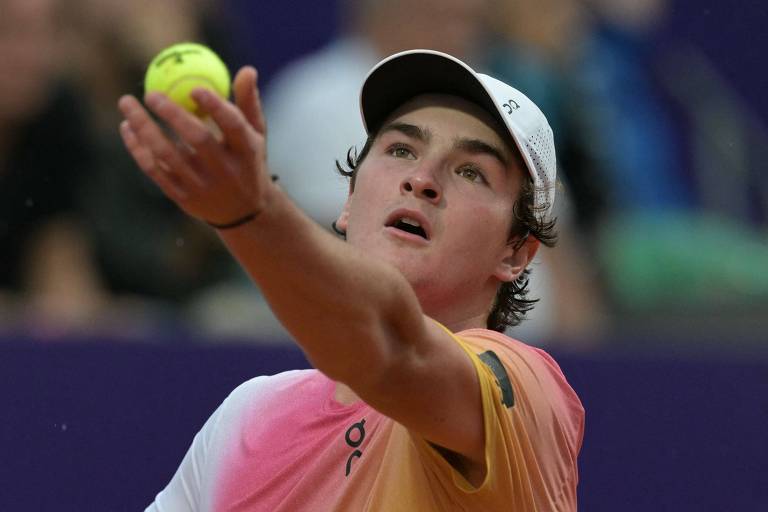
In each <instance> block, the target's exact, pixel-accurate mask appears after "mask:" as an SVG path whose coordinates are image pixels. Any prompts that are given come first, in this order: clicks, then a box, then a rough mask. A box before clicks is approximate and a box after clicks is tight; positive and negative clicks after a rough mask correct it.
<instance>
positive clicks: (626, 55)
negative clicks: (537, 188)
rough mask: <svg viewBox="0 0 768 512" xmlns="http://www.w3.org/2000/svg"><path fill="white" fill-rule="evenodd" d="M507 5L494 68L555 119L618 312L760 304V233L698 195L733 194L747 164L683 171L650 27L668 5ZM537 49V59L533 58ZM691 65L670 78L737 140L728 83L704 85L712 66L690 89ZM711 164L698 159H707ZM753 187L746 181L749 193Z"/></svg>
mask: <svg viewBox="0 0 768 512" xmlns="http://www.w3.org/2000/svg"><path fill="white" fill-rule="evenodd" d="M502 6H503V8H505V9H507V10H508V13H507V15H506V16H502V17H499V20H500V21H503V22H504V23H500V24H501V26H502V27H503V30H504V31H505V33H506V34H507V45H506V46H504V45H502V46H497V47H496V48H495V51H494V53H493V57H494V58H493V59H492V61H491V65H492V66H496V67H498V68H500V69H503V68H504V67H506V68H508V69H509V72H508V73H507V77H508V78H509V75H511V76H519V77H520V78H521V79H522V84H523V85H522V88H523V90H524V92H526V93H528V94H530V95H531V96H532V97H533V98H534V99H535V100H538V101H539V102H540V103H541V105H542V107H543V109H544V110H545V112H547V114H548V116H549V117H550V119H551V120H552V122H553V125H554V127H555V128H554V129H555V133H556V141H557V142H558V143H559V144H560V147H558V150H559V155H561V158H560V163H561V165H562V169H563V173H562V175H563V179H564V182H565V184H566V186H567V187H568V188H569V189H570V190H571V191H572V193H571V194H570V195H569V198H570V199H571V203H572V207H573V213H574V215H575V218H576V220H577V222H579V223H580V224H581V225H582V226H583V227H584V228H585V229H584V230H582V233H583V234H585V235H586V236H588V237H589V238H588V240H590V242H595V243H590V244H589V245H588V246H587V247H591V249H590V250H591V253H590V254H589V256H590V257H591V258H593V259H594V260H595V261H597V262H599V263H600V265H601V276H602V277H603V282H604V283H605V286H606V288H607V290H608V292H609V294H610V297H611V299H612V303H613V305H614V306H615V308H614V312H615V313H618V314H619V315H620V317H621V318H622V321H623V322H624V321H626V320H627V318H628V317H629V318H633V319H635V320H636V323H635V324H633V325H643V326H644V327H646V328H647V327H648V326H649V325H652V323H653V321H654V320H655V319H657V318H659V317H660V316H663V317H665V321H667V320H668V319H669V318H675V317H677V318H682V316H683V315H689V314H690V313H691V311H696V310H698V311H700V312H701V313H700V314H707V315H711V314H712V313H713V312H715V311H716V312H718V314H721V315H722V314H723V312H724V311H725V310H727V309H728V308H731V309H732V308H738V309H740V310H743V309H744V306H745V305H747V304H751V305H752V306H749V307H750V308H752V307H753V306H754V304H755V301H756V300H757V301H758V303H762V304H765V303H766V299H767V298H768V274H766V273H765V263H764V262H765V261H768V245H766V243H765V242H766V237H765V235H761V234H759V233H755V232H754V231H752V230H750V229H749V228H748V227H747V226H744V225H742V224H740V223H739V222H738V221H736V219H733V218H731V219H725V218H723V217H722V216H721V215H714V214H713V213H714V212H713V211H712V210H708V209H707V208H702V206H705V204H704V203H702V202H701V201H700V199H701V198H700V197H698V195H699V194H700V193H701V192H702V191H705V192H706V191H707V190H708V191H709V196H710V197H722V196H723V194H722V193H721V192H724V191H725V190H728V191H729V193H728V196H729V197H732V198H736V197H739V195H738V194H737V193H733V190H734V186H733V184H734V182H736V181H739V180H741V182H742V183H743V182H744V181H746V180H745V179H744V178H743V177H742V176H741V175H743V174H744V173H743V172H741V169H739V167H738V166H737V165H734V164H735V163H737V161H735V160H733V159H731V160H730V161H728V162H727V163H726V164H725V165H722V166H719V167H718V169H717V171H718V176H719V177H718V178H717V179H714V180H713V179H711V176H712V173H710V174H709V176H710V179H709V180H706V181H708V185H709V186H708V187H706V188H703V187H701V185H702V183H701V182H702V180H700V179H697V178H698V176H691V175H690V173H688V172H686V169H685V167H684V165H683V160H684V152H685V151H686V150H688V149H690V148H687V147H686V146H685V139H684V136H683V135H682V134H681V133H680V128H681V127H680V126H678V125H676V124H675V123H674V120H673V118H672V116H671V114H670V112H669V100H670V98H669V97H668V96H665V95H664V94H663V91H662V90H661V89H660V88H659V86H658V85H659V84H658V82H657V81H656V77H655V76H654V74H653V73H654V69H655V68H654V65H655V63H656V59H658V58H659V57H658V55H657V54H655V53H654V50H656V48H654V46H653V41H654V38H653V36H654V31H655V30H656V29H657V28H658V27H659V25H660V24H661V23H662V22H663V20H664V15H665V13H666V9H667V2H666V1H665V0H642V1H638V0H541V1H536V2H534V1H530V2H515V3H514V5H513V4H512V3H506V2H502ZM513 10H514V12H515V15H514V16H513V15H511V12H512V11H513ZM521 49H522V51H521ZM521 53H522V54H523V55H522V56H521ZM532 54H536V55H538V57H537V58H535V59H531V58H530V55H532ZM689 56H690V55H689ZM693 62H694V59H690V58H689V59H688V62H687V63H684V62H682V61H681V60H680V59H679V58H678V59H676V60H675V63H676V64H675V65H674V68H673V69H668V70H667V75H666V77H665V78H666V82H667V84H668V87H669V89H671V90H672V91H673V92H674V93H675V94H676V96H677V97H678V100H679V101H680V103H681V104H682V106H684V108H685V109H686V110H687V115H689V116H691V117H692V118H693V119H694V120H698V121H701V120H702V118H703V117H705V116H704V115H702V112H708V113H709V114H710V115H709V116H708V118H707V124H708V125H709V126H711V127H714V126H717V131H716V133H717V134H718V135H717V136H715V132H713V133H712V134H711V135H712V136H710V137H709V138H708V140H709V141H710V143H709V144H707V147H709V148H717V147H723V146H725V145H726V144H725V143H724V142H723V141H724V140H728V141H730V146H731V147H733V146H736V147H738V146H739V144H738V137H734V133H735V132H734V131H729V132H728V134H727V135H726V130H727V129H728V128H729V127H732V126H733V125H734V123H733V122H732V121H733V116H732V115H728V111H727V110H726V109H723V108H721V107H722V105H723V98H727V97H728V94H725V93H724V88H723V87H719V88H718V89H717V90H718V91H719V93H718V94H708V95H707V94H706V93H705V91H712V90H713V89H714V88H715V87H713V85H711V83H710V82H711V78H712V77H711V73H710V76H705V73H702V72H698V73H696V74H695V75H694V76H696V81H698V82H699V83H696V85H695V86H694V85H693V82H692V80H691V78H690V76H688V75H693V73H692V72H691V71H694V70H700V68H695V67H692V66H691V64H692V63H693ZM685 69H688V70H689V71H688V72H685V71H682V70H685ZM497 72H498V71H497ZM500 74H501V75H504V73H503V72H501V73H500ZM509 79H510V80H511V78H509ZM707 83H710V85H707ZM541 84H545V86H542V85H541ZM542 92H544V93H545V95H544V96H542ZM705 96H706V97H708V100H707V101H702V99H703V97H705ZM695 98H699V101H698V102H696V106H695V108H691V106H690V104H691V103H693V102H694V99H695ZM715 98H717V101H713V100H715ZM713 103H714V104H717V105H718V107H716V108H715V107H713ZM731 113H732V111H731ZM700 124H704V123H700ZM754 131H757V130H753V132H754ZM694 133H696V132H694ZM714 139H719V140H720V141H721V142H720V143H718V144H715V143H714V142H712V141H713V140H714ZM734 141H737V142H736V143H734ZM563 144H564V145H565V147H563ZM721 161H725V159H721ZM711 162H712V159H711V158H697V166H702V165H703V166H704V167H705V169H706V168H707V167H711ZM726 169H727V170H726ZM697 174H698V170H697ZM723 180H725V183H722V185H717V184H716V185H715V186H714V187H713V186H712V184H713V183H718V182H722V181H723ZM749 193H750V191H749V190H747V188H746V187H743V188H742V190H741V192H740V194H741V195H740V197H741V201H742V204H743V202H744V201H745V200H746V199H747V197H748V195H749ZM595 198H597V199H599V201H598V202H595V201H594V199H595ZM710 202H711V201H710ZM731 202H732V203H738V199H736V200H735V201H731ZM714 247H728V254H729V256H728V259H732V260H733V261H737V262H739V263H738V264H733V265H730V264H724V262H723V259H722V255H721V254H718V253H717V252H709V250H708V249H709V248H714ZM705 248H707V249H705ZM750 275H752V276H753V277H752V278H751V279H750V278H749V276H750ZM724 308H725V309H724ZM726 315H727V314H726ZM623 325H627V324H626V323H624V324H623Z"/></svg>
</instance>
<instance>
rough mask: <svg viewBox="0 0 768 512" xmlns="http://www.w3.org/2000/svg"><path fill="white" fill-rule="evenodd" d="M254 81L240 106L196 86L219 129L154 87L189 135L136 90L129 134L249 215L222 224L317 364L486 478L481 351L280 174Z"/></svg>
mask: <svg viewBox="0 0 768 512" xmlns="http://www.w3.org/2000/svg"><path fill="white" fill-rule="evenodd" d="M255 82H256V74H255V70H253V69H252V68H244V69H243V70H241V71H240V73H238V75H237V77H236V79H235V85H234V89H235V98H236V105H233V104H231V103H229V102H226V101H223V100H221V99H219V98H217V97H216V96H215V95H213V94H211V93H209V92H207V91H205V90H197V91H195V93H194V97H195V99H196V101H197V102H198V104H199V105H200V107H201V109H202V110H203V111H204V112H206V113H208V114H209V115H210V117H211V118H212V119H213V121H215V123H216V125H217V126H218V127H219V129H220V131H221V137H217V136H215V135H214V134H213V133H212V132H211V131H210V130H209V129H208V128H206V126H205V124H204V123H203V122H201V121H200V120H199V119H197V118H195V117H194V116H192V115H190V114H189V113H187V112H186V111H184V110H183V109H181V108H180V107H178V106H177V105H175V104H173V103H171V102H170V101H169V100H168V99H167V98H165V97H163V96H162V95H159V94H152V95H149V96H148V97H147V98H146V104H147V105H148V107H149V108H150V109H151V110H152V111H153V112H154V113H155V114H156V115H157V116H158V117H159V118H160V119H162V120H163V121H164V122H165V123H167V125H168V126H169V127H171V128H172V130H173V131H174V132H175V133H176V134H177V135H178V137H179V139H180V141H181V143H179V144H176V143H174V142H172V141H171V140H170V139H169V138H168V137H167V136H166V135H165V134H164V132H163V131H162V130H161V129H160V127H159V126H158V125H157V124H155V123H154V122H153V120H152V119H151V117H150V116H149V115H148V113H147V112H146V111H145V110H144V108H143V107H142V106H141V104H140V103H139V102H138V101H137V100H136V99H135V98H132V97H123V98H121V99H120V102H119V106H120V109H121V110H122V112H123V114H124V116H125V118H126V120H125V121H124V122H123V123H122V124H121V133H122V136H123V138H124V141H125V144H126V146H127V148H128V149H129V151H130V152H131V154H132V155H133V157H134V159H135V160H136V162H137V163H138V165H139V167H141V169H142V170H143V171H144V172H145V173H146V174H147V175H148V176H149V177H150V178H151V179H152V180H153V181H154V182H155V183H156V184H157V185H158V186H159V187H160V188H161V189H162V190H163V191H164V192H165V194H166V195H167V196H168V197H169V198H171V199H172V200H174V201H175V202H176V203H177V204H178V205H179V207H181V208H182V209H183V210H184V211H185V212H187V213H188V214H189V215H191V216H193V217H196V218H198V219H201V220H204V221H206V222H208V223H212V224H218V225H227V224H231V223H233V221H237V220H239V219H250V220H248V221H247V222H245V223H243V224H242V225H240V226H238V227H235V228H231V229H225V230H220V231H219V234H220V236H221V238H222V240H223V241H224V243H225V244H226V245H227V247H228V248H229V250H230V251H231V252H232V254H233V255H234V256H235V257H236V258H237V260H238V261H239V262H240V264H241V265H242V266H243V268H244V269H245V270H246V271H247V272H248V273H249V275H250V276H251V277H252V278H253V280H254V281H255V282H256V283H257V284H258V286H259V287H260V289H261V290H262V291H263V293H264V294H265V296H266V297H267V299H268V301H269V303H270V305H271V306H272V308H273V310H274V312H275V314H276V315H277V317H278V318H279V319H280V320H281V322H282V323H283V324H284V325H285V327H286V328H287V329H288V330H289V332H291V334H292V335H293V336H294V337H295V339H296V341H297V342H298V343H299V345H301V347H302V349H303V350H304V351H305V353H306V354H307V357H308V358H309V359H310V361H311V362H312V363H313V365H314V366H315V367H316V368H318V369H319V370H321V371H322V372H324V373H325V374H326V375H328V376H329V377H330V378H332V379H334V380H337V381H340V382H343V383H345V384H347V385H348V386H349V387H350V388H352V390H354V391H355V392H356V393H357V394H358V395H359V396H360V397H361V398H363V399H364V400H365V401H366V402H367V403H368V404H370V405H371V406H373V407H375V408H376V409H378V410H379V411H381V412H382V413H384V414H386V415H387V416H389V417H391V418H393V419H394V420H396V421H398V422H400V423H401V424H403V425H405V426H406V427H408V428H409V429H411V430H412V431H414V432H416V433H418V434H420V435H422V436H423V437H424V438H426V439H427V440H429V441H431V442H432V443H435V444H437V445H440V446H442V447H444V448H447V449H449V450H451V451H453V452H456V453H458V454H460V455H461V456H463V457H461V458H460V459H461V462H460V463H459V464H457V467H459V468H460V469H465V470H466V471H465V474H467V475H468V476H470V477H471V479H472V480H475V481H478V480H479V479H480V476H481V474H482V471H481V470H482V468H483V467H484V466H483V461H484V458H483V453H484V452H483V448H484V438H483V419H482V405H481V397H480V388H479V385H478V377H477V375H476V373H475V369H474V366H473V363H472V361H471V360H470V359H469V357H468V356H467V355H466V353H464V351H463V349H462V348H461V347H460V346H458V345H457V344H456V343H455V342H454V341H453V340H452V339H451V337H450V335H449V334H448V333H447V332H445V331H444V330H443V329H442V328H441V327H440V326H439V325H437V324H436V323H435V322H434V321H432V320H431V319H429V318H427V317H426V316H425V315H424V314H423V312H422V308H421V307H420V304H419V301H418V299H417V297H416V295H415V293H414V291H413V289H412V288H411V286H410V284H409V283H408V281H406V279H405V278H404V277H403V276H402V274H401V273H400V272H399V271H398V270H397V269H395V268H394V267H392V266H391V265H389V264H386V263H384V262H382V261H379V260H377V259H375V258H372V257H371V256H369V255H366V254H363V253H362V252H361V251H360V250H357V249H356V248H355V247H352V246H350V245H349V244H347V243H344V242H343V241H341V240H339V239H337V238H336V237H334V236H332V235H331V234H329V233H328V232H327V231H326V230H325V229H323V228H321V227H320V226H318V225H317V224H315V223H314V222H313V221H312V220H310V219H309V218H308V217H307V216H306V215H305V214H304V213H303V212H302V211H301V210H300V209H298V208H297V207H296V206H295V205H294V204H293V203H292V202H291V201H290V199H289V198H288V197H287V196H286V194H285V193H284V192H283V191H282V190H281V189H280V188H279V187H278V186H277V185H275V184H274V183H273V182H272V181H271V179H270V177H269V173H268V171H267V166H266V155H265V135H266V130H265V123H264V120H263V117H262V114H261V108H260V105H259V99H258V92H257V89H256V87H255ZM478 470H480V471H479V472H478ZM478 475H479V476H478Z"/></svg>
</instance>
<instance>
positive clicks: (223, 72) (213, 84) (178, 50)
mask: <svg viewBox="0 0 768 512" xmlns="http://www.w3.org/2000/svg"><path fill="white" fill-rule="evenodd" d="M198 87H205V88H206V89H210V90H212V91H214V92H216V93H217V94H218V95H219V96H221V97H222V98H228V97H229V87H230V81H229V70H228V69H227V66H226V65H225V64H224V62H222V60H221V59H220V58H219V56H218V55H216V54H215V53H214V52H213V50H211V49H210V48H208V47H207V46H204V45H202V44H198V43H179V44H174V45H173V46H169V47H168V48H166V49H164V50H163V51H161V52H160V53H158V54H157V55H156V56H155V58H153V59H152V62H150V63H149V67H148V68H147V74H146V75H145V76H144V92H145V93H148V92H152V91H158V92H162V93H165V94H166V95H167V96H168V97H169V98H170V99H171V100H173V101H174V102H175V103H177V104H179V105H181V106H182V107H184V108H185V109H186V110H188V111H190V112H192V113H193V114H195V115H198V107H197V103H196V102H195V100H193V99H192V97H191V96H190V93H191V92H192V90H193V89H196V88H198Z"/></svg>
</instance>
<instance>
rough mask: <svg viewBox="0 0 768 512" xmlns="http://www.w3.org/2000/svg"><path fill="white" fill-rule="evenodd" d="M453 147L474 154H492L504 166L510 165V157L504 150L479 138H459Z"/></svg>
mask: <svg viewBox="0 0 768 512" xmlns="http://www.w3.org/2000/svg"><path fill="white" fill-rule="evenodd" d="M453 147H454V148H456V149H460V150H462V151H466V152H467V153H471V154H473V155H482V154H485V155H490V156H492V157H494V158H495V159H496V160H498V161H499V162H501V164H502V165H504V167H508V166H509V159H508V158H507V157H506V156H505V155H504V151H502V150H501V148H498V147H496V146H494V145H492V144H488V143H487V142H485V141H482V140H479V139H462V138H460V139H457V140H456V141H455V142H454V143H453Z"/></svg>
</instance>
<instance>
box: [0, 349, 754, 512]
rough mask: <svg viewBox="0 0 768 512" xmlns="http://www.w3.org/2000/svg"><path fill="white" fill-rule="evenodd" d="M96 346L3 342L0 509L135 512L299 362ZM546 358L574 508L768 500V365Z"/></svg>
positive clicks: (264, 354) (717, 505)
mask: <svg viewBox="0 0 768 512" xmlns="http://www.w3.org/2000/svg"><path fill="white" fill-rule="evenodd" d="M93 341H94V340H91V342H89V343H74V344H66V345H54V346H45V345H42V344H35V343H30V342H28V341H24V340H18V341H13V340H6V341H5V342H4V343H3V344H2V345H0V390H2V391H0V411H2V422H0V460H2V464H0V510H3V511H29V510H61V511H65V510H72V511H75V510H78V511H81V510H114V511H118V510H126V511H128V510H141V509H143V507H144V506H146V505H147V504H148V502H149V501H151V499H152V498H153V497H154V495H155V493H156V492H158V491H159V490H160V489H161V488H162V487H163V486H164V485H165V484H166V483H167V481H168V480H169V479H170V477H171V476H172V475H173V472H174V471H175V468H176V467H177V465H178V463H179V462H180V461H181V458H182V456H183V454H184V452H185V451H186V449H187V447H188V446H189V443H190V442H191V440H192V437H193V436H194V434H195V432H196V431H197V430H198V429H199V428H200V427H201V426H202V424H203V422H204V421H205V419H206V418H207V417H208V415H210V414H211V413H212V412H213V410H214V409H215V408H216V406H217V405H218V404H219V403H220V402H221V401H222V400H223V399H224V398H225V397H226V396H227V394H228V393H229V392H230V391H231V390H232V389H233V388H234V387H235V386H237V385H238V384H239V383H241V382H242V381H244V380H246V379H248V378H250V377H252V376H254V375H259V374H265V373H266V374H269V373H274V372H277V371H280V370H283V369H290V368H298V367H304V366H306V361H305V360H304V358H303V356H302V355H301V353H300V352H299V351H298V350H296V349H294V348H291V347H282V348H279V347H272V348H270V347H245V346H240V347H238V346H229V347H211V346H206V345H194V344H191V345H171V346H168V345H152V344H148V345H125V344H115V343H100V342H96V343H94V342H93ZM102 341H104V340H102ZM555 355H556V357H557V359H558V361H559V362H560V364H561V366H562V367H563V370H564V372H565V373H566V375H567V376H568V378H569V380H570V382H571V384H572V385H573V387H574V388H575V389H576V391H577V392H578V393H579V395H580V397H581V399H582V401H583V403H584V406H585V408H586V410H587V422H586V436H585V440H584V447H583V450H582V455H581V458H580V472H581V482H580V486H579V495H580V508H581V509H582V510H589V511H600V510H610V511H617V510H621V511H625V512H631V511H638V512H640V511H649V510H654V511H663V510H674V511H679V512H683V511H723V510H760V509H762V508H763V507H764V506H765V503H767V502H768V430H767V429H766V425H768V355H764V356H762V357H753V356H750V357H745V356H742V357H738V358H737V357H735V356H725V357H724V356H723V355H722V354H717V353H711V354H709V355H706V356H700V357H698V358H697V359H696V360H691V358H690V357H689V358H687V359H686V358H682V357H681V356H679V355H675V354H673V353H670V354H669V355H667V356H650V355H640V354H637V353H626V352H625V353H600V354H593V355H589V356H584V355H574V354H570V355H569V354H555Z"/></svg>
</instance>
